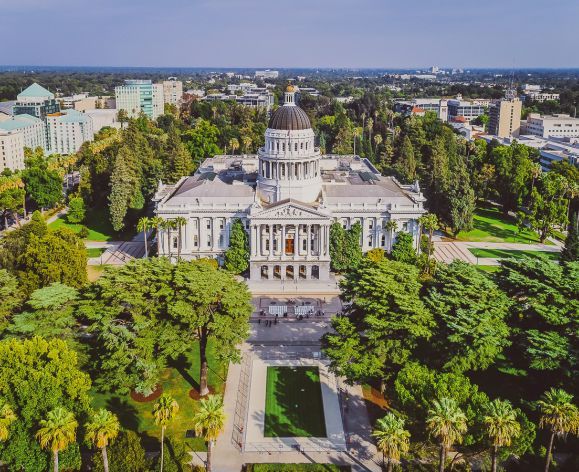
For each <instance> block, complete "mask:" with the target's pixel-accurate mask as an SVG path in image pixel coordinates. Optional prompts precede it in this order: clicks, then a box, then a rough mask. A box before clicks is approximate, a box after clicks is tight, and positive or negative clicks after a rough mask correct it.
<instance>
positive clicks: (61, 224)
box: [48, 208, 123, 241]
mask: <svg viewBox="0 0 579 472" xmlns="http://www.w3.org/2000/svg"><path fill="white" fill-rule="evenodd" d="M84 226H86V227H87V228H88V231H89V234H88V237H87V238H86V239H87V240H88V241H110V240H113V239H123V238H122V237H121V235H120V234H118V233H116V232H115V231H114V230H113V228H112V226H111V223H110V220H109V213H108V210H107V209H106V208H96V209H89V210H87V212H86V219H85V222H84ZM48 227H49V228H50V229H58V228H68V229H70V230H72V231H74V232H75V233H78V232H79V231H80V230H81V228H82V227H83V225H82V224H71V223H68V221H67V220H66V215H64V216H62V217H60V218H58V219H56V220H55V221H53V222H52V223H50V224H49V225H48Z"/></svg>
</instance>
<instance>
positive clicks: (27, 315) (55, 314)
mask: <svg viewBox="0 0 579 472" xmlns="http://www.w3.org/2000/svg"><path fill="white" fill-rule="evenodd" d="M77 300H78V290H76V289H75V288H72V287H68V286H66V285H63V284H61V283H58V282H56V283H53V284H50V285H48V286H47V287H43V288H39V289H37V290H35V291H34V292H32V294H31V295H30V298H29V300H28V302H27V303H26V310H25V311H23V312H22V313H18V314H16V315H14V317H13V318H12V324H11V325H10V326H9V327H8V332H9V333H10V334H12V335H15V336H20V337H28V338H29V337H33V336H42V337H43V338H46V339H52V338H58V339H62V340H64V341H66V342H67V343H68V344H69V346H70V347H71V348H73V349H76V350H77V351H80V346H79V345H78V343H77V342H76V337H77V336H78V334H79V331H80V329H79V326H78V324H77V322H76V319H75V317H74V313H73V311H74V309H75V306H76V302H77Z"/></svg>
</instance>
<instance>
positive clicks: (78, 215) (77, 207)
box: [66, 196, 86, 223]
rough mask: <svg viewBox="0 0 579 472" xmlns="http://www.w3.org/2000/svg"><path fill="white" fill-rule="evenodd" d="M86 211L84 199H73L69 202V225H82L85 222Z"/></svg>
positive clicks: (67, 214) (67, 216)
mask: <svg viewBox="0 0 579 472" xmlns="http://www.w3.org/2000/svg"><path fill="white" fill-rule="evenodd" d="M85 214H86V209H85V207H84V200H83V199H82V197H78V196H77V197H71V198H70V199H69V200H68V212H67V213H66V219H67V220H68V222H69V223H82V222H83V221H84V218H85Z"/></svg>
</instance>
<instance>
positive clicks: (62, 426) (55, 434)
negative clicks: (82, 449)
mask: <svg viewBox="0 0 579 472" xmlns="http://www.w3.org/2000/svg"><path fill="white" fill-rule="evenodd" d="M77 427H78V422H77V421H76V419H75V418H74V415H73V414H72V413H71V412H70V411H68V410H66V409H65V408H62V407H57V408H55V409H54V410H51V411H49V412H48V414H47V415H46V419H45V420H40V429H39V430H38V432H37V433H36V438H37V439H38V442H39V443H40V446H41V447H42V448H44V449H50V450H51V451H52V455H53V460H54V469H53V470H54V472H58V453H59V452H60V451H62V450H64V449H66V448H67V447H68V445H69V444H70V443H73V442H74V441H75V439H76V428H77Z"/></svg>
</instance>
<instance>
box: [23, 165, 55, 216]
mask: <svg viewBox="0 0 579 472" xmlns="http://www.w3.org/2000/svg"><path fill="white" fill-rule="evenodd" d="M22 180H24V184H25V186H26V194H27V195H28V197H29V198H31V199H32V200H33V201H34V202H35V203H36V205H38V207H40V208H51V207H53V206H54V205H56V204H57V203H58V202H59V201H60V200H61V199H62V179H61V178H60V176H59V175H58V173H57V172H56V171H54V170H48V169H47V168H46V164H43V165H42V166H39V167H32V168H27V169H25V170H24V171H23V173H22Z"/></svg>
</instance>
